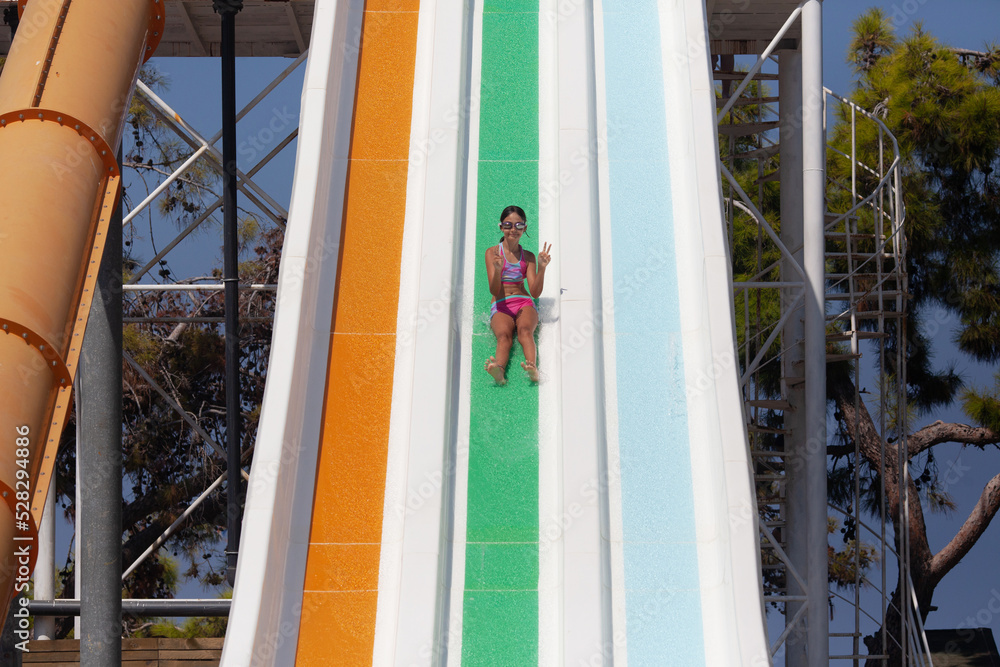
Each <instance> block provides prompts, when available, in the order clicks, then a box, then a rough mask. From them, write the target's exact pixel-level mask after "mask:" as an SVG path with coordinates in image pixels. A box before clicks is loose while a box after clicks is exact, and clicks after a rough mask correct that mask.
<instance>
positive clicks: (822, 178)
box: [802, 0, 830, 665]
mask: <svg viewBox="0 0 1000 667" xmlns="http://www.w3.org/2000/svg"><path fill="white" fill-rule="evenodd" d="M802 112H803V113H802V121H803V122H802V194H803V242H804V245H803V253H802V257H803V262H804V266H803V268H804V269H805V272H806V282H807V285H806V299H805V364H804V366H805V377H806V443H805V444H806V459H805V478H806V484H807V485H808V493H809V498H808V501H809V505H808V514H809V523H808V537H807V549H808V556H807V558H808V565H809V566H808V574H807V581H806V584H807V586H808V589H809V590H808V596H809V601H808V603H807V604H808V611H807V612H806V613H807V614H808V622H809V637H808V646H807V650H808V654H809V664H810V665H826V664H827V663H828V662H829V656H830V621H829V611H828V609H829V607H828V604H827V597H828V595H829V593H828V584H827V569H828V563H827V560H828V556H827V538H828V535H827V530H826V517H827V509H826V508H827V499H826V482H827V480H826V316H825V309H824V294H825V284H824V283H825V276H824V234H823V226H824V213H825V209H826V198H825V191H826V150H825V149H826V146H825V139H824V136H823V3H822V2H821V0H807V2H805V4H804V5H803V7H802Z"/></svg>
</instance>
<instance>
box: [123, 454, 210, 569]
mask: <svg viewBox="0 0 1000 667" xmlns="http://www.w3.org/2000/svg"><path fill="white" fill-rule="evenodd" d="M225 479H226V473H222V474H221V475H219V477H218V478H217V479H216V480H215V481H214V482H212V484H211V485H210V486H209V487H208V488H207V489H205V490H204V491H202V492H201V495H199V496H198V497H197V498H195V499H194V500H193V501H191V504H190V505H188V507H187V509H185V510H184V512H183V513H181V515H180V516H179V517H177V519H176V520H175V521H174V522H173V523H172V524H170V526H169V527H168V528H167V529H166V530H165V531H163V534H162V535H160V536H159V537H158V538H156V541H155V542H153V543H152V544H150V545H149V546H148V547H146V550H145V551H143V552H142V553H141V554H140V555H139V557H138V558H136V559H135V561H134V562H133V563H132V564H131V565H129V566H128V569H126V570H125V571H124V572H123V573H122V581H125V579H126V577H128V575H130V574H132V572H133V571H135V568H137V567H139V565H140V564H142V561H144V560H146V558H148V557H149V555H150V554H151V553H153V552H154V551H156V550H157V549H159V548H160V546H162V545H163V543H164V542H166V541H167V540H168V539H170V536H171V535H173V534H174V532H175V531H176V530H177V528H178V527H180V525H181V524H182V523H184V521H185V520H186V519H187V518H188V517H189V516H191V513H192V512H194V511H195V510H196V509H198V506H199V505H201V504H202V503H203V502H204V501H205V499H206V498H208V497H209V496H210V495H211V494H212V492H213V491H215V490H216V489H217V488H219V485H220V484H222V482H223V481H225Z"/></svg>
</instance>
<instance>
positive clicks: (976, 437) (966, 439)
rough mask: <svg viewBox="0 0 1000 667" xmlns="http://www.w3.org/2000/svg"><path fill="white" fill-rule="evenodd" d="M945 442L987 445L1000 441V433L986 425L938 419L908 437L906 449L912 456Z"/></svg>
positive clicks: (978, 445)
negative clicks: (947, 421)
mask: <svg viewBox="0 0 1000 667" xmlns="http://www.w3.org/2000/svg"><path fill="white" fill-rule="evenodd" d="M945 442H958V443H962V444H965V445H975V446H976V447H980V448H982V447H985V446H986V445H995V444H997V443H1000V433H997V432H995V431H993V430H992V429H989V428H986V427H984V426H969V425H968V424H954V423H946V422H943V421H940V420H938V421H936V422H934V423H933V424H929V425H928V426H925V427H923V428H922V429H920V430H919V431H917V432H916V433H914V434H913V435H911V436H910V437H908V438H907V439H906V449H907V452H908V453H909V456H910V458H913V457H914V456H916V455H917V454H919V453H920V452H923V451H925V450H928V449H930V448H931V447H933V446H934V445H940V444H941V443H945Z"/></svg>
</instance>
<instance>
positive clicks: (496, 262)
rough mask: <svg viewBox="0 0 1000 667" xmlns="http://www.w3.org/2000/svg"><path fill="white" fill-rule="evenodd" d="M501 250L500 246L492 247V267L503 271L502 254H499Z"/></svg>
mask: <svg viewBox="0 0 1000 667" xmlns="http://www.w3.org/2000/svg"><path fill="white" fill-rule="evenodd" d="M502 252H503V250H501V249H500V248H494V249H493V268H494V270H496V271H503V255H502V254H501V253H502Z"/></svg>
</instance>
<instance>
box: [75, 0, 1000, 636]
mask: <svg viewBox="0 0 1000 667" xmlns="http://www.w3.org/2000/svg"><path fill="white" fill-rule="evenodd" d="M870 6H880V7H882V8H883V9H884V11H885V12H886V14H887V15H889V16H890V17H892V18H893V20H894V23H895V25H896V27H897V31H898V33H899V34H900V35H905V34H906V33H907V32H908V31H909V30H910V29H912V27H913V25H914V24H915V23H916V22H918V21H922V22H923V24H924V27H925V28H926V29H927V30H928V31H929V32H931V33H932V34H934V35H935V36H937V37H938V38H939V39H940V41H942V42H943V43H946V44H949V45H952V46H960V47H965V48H972V49H982V48H983V47H984V45H985V44H987V43H988V42H992V41H1000V2H997V1H996V0H897V1H895V2H879V3H874V2H868V1H858V0H827V1H826V2H825V3H824V49H825V57H824V77H825V83H826V85H827V86H828V87H830V88H831V89H833V90H834V91H836V92H839V93H841V94H849V92H850V90H851V87H852V80H853V74H852V72H851V70H850V68H849V67H848V65H847V64H846V47H847V43H848V41H849V39H850V28H851V23H852V21H853V20H854V19H855V18H856V17H857V15H858V14H859V13H860V12H862V11H863V10H864V9H865V8H867V7H870ZM289 63H290V61H288V60H282V59H241V60H240V61H239V63H238V67H237V71H238V77H239V82H238V97H239V101H238V104H239V105H240V106H242V105H243V104H244V103H246V102H248V101H249V100H250V99H251V98H252V97H253V96H254V95H255V94H256V93H257V91H258V90H259V89H260V88H261V87H263V86H264V85H265V84H266V83H267V82H268V81H270V80H271V78H272V77H273V76H275V75H276V74H277V73H279V72H280V71H282V70H283V69H284V68H285V67H286V66H287V65H288V64H289ZM153 64H154V65H155V66H156V67H157V68H158V69H159V70H160V71H161V72H164V73H166V74H167V75H168V76H169V78H170V80H171V86H170V90H169V91H167V92H166V93H165V94H164V95H163V96H164V97H165V99H166V100H167V101H168V103H169V104H170V105H171V106H173V107H174V109H175V110H176V111H178V112H179V113H180V114H181V115H182V116H183V117H184V118H185V119H186V120H187V121H188V122H190V123H191V124H192V125H194V126H195V127H196V128H198V130H199V131H200V132H201V133H202V134H204V135H206V136H209V135H211V134H213V133H214V132H215V131H216V130H218V128H219V127H220V124H221V121H220V114H221V107H220V104H219V101H218V98H217V94H216V92H215V91H217V90H218V82H219V78H220V69H219V61H218V60H217V59H154V60H153ZM303 69H304V67H300V68H299V70H298V71H297V72H296V73H295V74H293V75H292V77H290V79H289V80H288V81H286V82H285V83H284V84H283V85H282V86H280V87H279V88H278V89H277V90H276V91H275V92H274V93H272V95H271V96H269V97H268V98H267V99H265V100H264V102H263V103H262V104H261V105H260V106H259V108H258V109H257V110H256V111H255V112H254V113H252V114H250V115H249V116H248V117H247V118H246V119H244V120H243V121H241V123H240V126H239V139H238V141H239V142H240V148H241V150H240V160H241V162H240V167H241V169H243V170H247V169H248V168H249V166H250V163H248V162H249V161H248V158H250V157H251V154H254V153H256V154H260V155H262V154H263V153H266V152H267V150H270V148H272V147H273V146H274V145H276V144H277V142H278V141H279V140H280V139H281V138H282V137H281V136H276V133H275V132H274V131H273V130H274V129H275V128H276V127H279V126H280V127H283V126H284V120H283V119H286V118H288V117H289V116H294V117H296V118H297V116H298V112H299V97H300V94H301V90H300V86H301V80H302V73H303ZM278 134H280V133H278ZM220 145H221V144H220ZM260 148H263V149H264V150H260ZM294 149H295V142H293V143H292V144H291V146H289V147H288V148H286V149H285V150H284V151H283V152H282V153H281V155H279V156H278V158H277V159H276V160H275V162H274V163H273V164H272V166H270V167H268V168H266V169H264V170H263V171H262V172H261V174H260V175H259V176H258V177H257V180H258V181H259V182H260V183H261V184H263V185H265V187H266V188H267V190H268V191H269V192H270V193H271V194H272V195H273V196H274V197H275V198H276V199H277V200H278V201H279V202H281V203H283V204H285V205H287V202H288V199H289V196H290V192H291V183H292V172H293V168H294ZM141 190H142V189H141V188H140V187H139V186H138V185H133V186H132V187H131V188H130V196H131V197H132V199H133V200H135V201H138V200H141V199H142V198H143V196H144V195H143V194H142V191H141ZM241 205H246V204H245V200H243V201H241ZM216 219H217V220H220V221H221V216H220V215H217V216H216ZM140 228H141V229H143V230H144V231H143V233H144V234H145V235H146V236H147V237H148V236H149V231H148V227H147V226H146V223H144V222H143V223H141V224H140ZM169 236H170V235H169V234H168V232H167V230H162V231H158V232H156V242H157V245H158V247H161V246H162V244H163V243H165V242H166V241H167V240H169ZM220 238H221V227H220V226H216V227H207V228H206V230H205V231H204V232H203V233H201V234H199V235H197V236H193V237H191V238H189V239H188V240H187V241H185V242H184V243H183V244H182V245H181V246H179V248H178V249H177V250H176V251H175V252H174V253H173V254H171V255H170V256H169V257H168V260H169V266H170V268H171V269H172V270H173V272H174V275H176V276H189V275H203V273H204V269H205V268H206V263H207V264H208V265H209V266H211V265H218V264H221V259H220V258H221V249H220V246H221V241H217V239H220ZM209 249H211V250H214V252H212V253H211V254H209V252H208V250H209ZM149 255H150V253H147V254H146V255H145V256H146V257H148V256H149ZM206 260H207V261H206ZM938 324H939V326H940V330H941V333H940V338H939V340H940V343H939V347H938V354H939V360H940V361H941V362H942V363H948V362H952V361H953V362H955V363H956V364H957V368H958V370H959V371H960V372H964V373H966V374H967V375H968V377H969V378H970V380H971V381H972V382H974V383H976V384H978V385H980V386H983V385H986V384H987V383H991V382H992V373H993V371H994V370H995V369H983V368H981V367H976V366H975V365H973V364H972V363H971V362H969V361H968V360H966V359H964V358H962V357H961V356H960V355H958V354H957V353H956V352H955V350H954V348H953V346H952V345H951V344H950V342H949V341H948V338H949V337H950V332H951V329H952V327H953V326H954V325H955V321H954V318H953V317H951V316H947V315H945V316H942V317H941V318H940V320H939V321H938ZM933 419H943V420H945V421H967V419H966V418H965V417H964V416H962V414H961V412H960V410H958V409H952V410H949V411H946V412H944V413H938V414H935V415H934V416H933V418H931V419H929V420H928V419H925V420H923V421H921V422H920V423H919V424H918V425H923V424H924V423H927V422H928V421H932V420H933ZM938 465H939V467H940V469H941V470H942V471H948V472H949V475H950V479H955V480H956V483H955V484H954V485H953V487H952V489H953V492H954V500H955V501H956V503H957V504H958V509H957V511H956V512H954V513H953V514H952V515H949V516H938V515H935V516H932V517H930V519H929V521H930V524H929V525H930V539H931V547H932V549H934V550H937V549H939V548H940V547H941V546H943V545H944V544H945V542H946V540H948V539H950V537H951V536H952V535H953V534H954V532H955V530H957V528H958V525H959V523H960V522H961V520H962V519H964V517H965V516H966V515H967V514H968V511H969V509H970V508H971V507H972V506H973V504H974V503H975V501H976V500H977V499H978V496H979V493H980V492H981V490H982V488H983V485H984V484H985V483H986V481H987V480H988V479H990V477H992V476H993V475H994V474H996V472H1000V456H998V455H997V453H996V452H995V451H989V452H985V453H983V452H977V451H975V450H962V449H960V448H958V447H957V446H951V448H949V449H943V448H941V451H939V452H938ZM998 547H1000V526H998V525H993V526H991V527H990V529H989V530H988V531H987V533H986V535H985V536H984V537H983V539H982V540H981V541H980V544H978V545H977V546H976V548H975V549H973V551H972V553H971V554H970V555H969V556H968V557H967V558H966V559H965V560H964V561H963V562H962V563H961V564H960V565H959V566H958V567H956V569H955V570H954V571H953V572H952V573H951V574H949V575H948V576H947V577H946V578H945V580H944V582H943V584H942V585H941V586H940V587H939V589H938V592H937V594H936V595H935V603H936V604H937V605H938V606H939V611H937V612H934V613H933V614H932V615H931V616H930V618H929V619H928V627H931V628H934V627H958V626H960V625H966V626H968V625H970V622H969V619H970V618H971V619H972V621H971V625H974V626H979V625H986V626H989V627H992V628H993V630H994V633H995V634H997V635H1000V617H998V615H997V614H995V613H992V612H990V611H989V610H990V608H991V607H992V608H993V609H1000V572H998V571H997V567H996V554H997V553H998ZM57 553H65V551H61V552H57ZM182 594H187V595H192V596H193V595H196V594H197V591H187V590H185V591H182ZM994 597H996V601H993V600H994ZM838 613H840V612H838ZM977 617H978V618H977ZM837 620H838V619H836V618H835V622H837Z"/></svg>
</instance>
